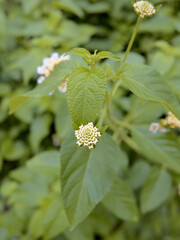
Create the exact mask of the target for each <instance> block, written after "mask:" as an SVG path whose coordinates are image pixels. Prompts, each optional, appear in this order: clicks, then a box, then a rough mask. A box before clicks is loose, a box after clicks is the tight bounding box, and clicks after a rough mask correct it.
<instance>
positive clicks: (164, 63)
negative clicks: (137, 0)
mask: <svg viewBox="0 0 180 240" xmlns="http://www.w3.org/2000/svg"><path fill="white" fill-rule="evenodd" d="M132 3H133V1H130V0H0V56H1V57H0V181H1V188H0V240H15V239H18V240H33V239H54V240H55V239H56V240H59V239H60V240H61V239H62V240H66V239H67V240H76V239H77V240H81V239H82V240H86V239H87V240H92V239H97V240H98V239H105V240H111V239H112V240H135V239H138V240H141V239H142V240H151V239H152V240H154V239H156V240H179V239H180V215H179V214H180V207H179V203H180V201H179V198H178V196H176V198H174V196H175V195H177V189H176V188H174V189H172V194H171V198H170V199H169V200H168V201H167V203H166V204H164V205H163V206H162V207H160V208H159V209H157V210H156V211H154V212H153V213H148V214H147V215H145V216H144V217H143V218H142V219H140V221H139V222H138V223H130V222H124V221H121V220H120V221H119V220H117V219H116V218H115V217H114V216H113V215H112V214H110V213H109V212H107V211H106V210H104V208H103V207H102V206H98V207H97V208H96V209H95V211H94V212H93V213H92V214H91V215H90V217H88V219H87V220H86V221H85V222H83V223H82V224H81V225H80V226H79V227H77V228H76V229H75V230H74V231H73V232H68V231H65V232H64V230H65V227H66V218H65V216H64V212H63V211H64V210H63V208H62V200H61V197H60V183H59V173H60V169H59V168H60V167H59V151H58V150H59V147H60V145H61V142H62V140H63V138H64V136H65V134H66V132H67V131H68V130H69V129H70V128H71V120H70V116H69V112H68V109H67V104H66V99H65V94H63V93H60V92H58V91H56V92H55V93H54V94H53V96H51V97H50V96H47V97H44V98H41V99H35V100H32V101H29V102H27V103H26V104H24V105H23V106H22V107H20V108H19V109H18V110H17V111H16V112H15V113H14V114H13V115H8V110H9V99H10V98H11V97H13V96H16V95H18V94H20V93H23V92H26V91H27V90H29V89H32V88H33V87H34V86H36V80H37V77H38V76H37V74H36V68H37V66H38V65H41V63H42V59H43V58H44V57H46V56H49V55H50V54H51V53H52V52H55V51H57V52H59V53H60V54H61V53H63V52H66V51H68V50H70V49H71V48H74V47H85V48H87V49H89V50H90V51H94V50H95V49H97V50H98V51H100V50H108V51H112V52H113V53H116V54H120V53H121V52H123V51H124V50H125V49H126V46H127V44H128V41H129V38H130V36H131V33H132V30H133V27H134V25H135V22H136V19H137V16H136V14H135V12H134V11H133V8H132ZM152 3H154V4H155V5H156V4H159V3H162V8H161V9H160V10H159V12H158V13H157V14H156V15H155V16H153V17H152V18H151V19H145V20H143V22H142V24H141V26H140V30H139V33H138V36H137V38H136V41H135V44H134V46H133V52H134V53H131V54H130V57H129V59H128V61H130V62H132V63H142V64H145V63H146V64H149V65H152V66H155V68H156V69H157V70H158V71H159V72H160V73H161V74H162V75H164V76H165V78H166V80H167V81H168V82H169V84H170V86H171V88H172V89H173V91H174V92H175V93H176V95H177V97H178V99H179V100H180V1H176V0H169V1H155V0H154V1H152ZM121 100H122V101H121V103H120V102H119V103H117V105H118V107H120V108H122V109H123V111H127V112H128V109H129V108H130V105H131V101H133V98H132V99H131V98H129V97H126V96H123V95H122V96H121ZM153 107H154V108H155V106H153ZM153 107H152V109H153ZM152 109H149V111H150V112H151V113H152V116H151V118H152V119H146V116H144V119H143V114H142V115H141V113H139V112H138V114H137V115H135V116H134V119H135V121H136V122H138V121H141V122H146V123H149V122H148V121H151V120H152V121H153V119H155V117H156V116H158V114H157V112H159V108H157V109H155V111H154V109H153V112H154V114H153V112H152ZM140 110H141V109H140ZM140 110H139V111H140ZM138 117H139V119H138ZM127 161H128V160H127ZM143 164H146V166H145V167H144V168H143V171H145V170H144V169H146V171H145V173H146V172H147V173H148V171H149V170H148V168H149V164H147V163H144V162H143ZM141 167H142V165H141V164H140V167H138V166H136V165H133V164H130V165H129V167H128V166H126V174H125V176H126V179H127V181H129V182H131V185H132V189H133V190H135V191H136V193H138V191H139V188H140V187H141V186H142V184H143V183H144V181H145V176H141V175H140V178H138V176H139V171H141ZM135 178H136V181H137V182H136V183H137V184H135V185H133V184H134V179H135ZM137 179H138V180H137ZM178 182H180V177H179V176H176V175H174V183H175V185H176V186H177V184H178ZM132 183H133V184H132ZM172 199H173V201H172Z"/></svg>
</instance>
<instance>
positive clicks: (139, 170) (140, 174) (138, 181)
mask: <svg viewBox="0 0 180 240" xmlns="http://www.w3.org/2000/svg"><path fill="white" fill-rule="evenodd" d="M150 169H151V167H150V165H149V164H148V163H146V162H145V161H142V160H140V161H136V162H135V163H134V164H133V166H132V167H131V168H130V169H129V172H128V177H127V182H128V184H129V185H130V186H131V188H132V189H135V190H136V189H138V188H140V187H141V186H142V185H143V184H144V182H145V180H146V178H147V174H148V173H149V171H150Z"/></svg>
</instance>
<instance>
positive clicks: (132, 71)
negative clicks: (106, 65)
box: [121, 63, 180, 118]
mask: <svg viewBox="0 0 180 240" xmlns="http://www.w3.org/2000/svg"><path fill="white" fill-rule="evenodd" d="M121 78H122V80H123V82H122V84H123V85H124V86H125V87H127V88H129V89H130V90H131V91H132V92H133V93H134V94H135V95H137V96H139V97H141V98H144V99H146V100H151V101H156V102H160V103H162V104H163V105H165V106H166V107H167V108H168V109H169V110H170V111H171V112H173V113H174V114H175V115H176V116H177V117H178V118H180V105H179V103H178V101H177V99H176V97H175V95H174V94H173V93H172V92H171V90H170V88H169V86H168V85H167V83H166V82H165V80H164V79H163V78H162V76H161V75H160V74H159V73H158V72H157V71H156V70H155V69H154V68H153V67H150V66H146V65H138V64H128V63H124V64H122V65H121Z"/></svg>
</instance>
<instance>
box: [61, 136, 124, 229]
mask: <svg viewBox="0 0 180 240" xmlns="http://www.w3.org/2000/svg"><path fill="white" fill-rule="evenodd" d="M119 156H120V153H119V148H118V146H117V145H116V144H115V143H114V142H113V141H112V138H111V137H110V136H109V135H108V134H106V133H105V134H104V135H103V136H102V137H101V142H99V143H97V147H96V149H95V150H91V151H90V150H89V149H88V148H87V147H81V148H79V149H77V145H76V140H75V137H74V134H73V135H72V134H71V135H69V136H68V137H67V138H66V139H65V140H64V142H63V144H62V148H61V165H62V194H63V199H64V204H65V209H66V214H67V216H68V219H69V222H70V224H71V227H72V228H73V227H75V226H76V225H77V224H79V223H80V222H81V221H82V220H83V219H85V218H86V217H87V215H88V214H89V213H90V212H91V211H92V209H93V208H94V207H95V206H96V204H98V203H99V202H100V201H101V200H102V199H103V197H104V196H105V195H106V194H107V192H108V191H109V190H110V187H111V185H112V183H113V180H114V176H115V174H116V171H117V170H118V165H119V164H118V161H117V159H118V158H119Z"/></svg>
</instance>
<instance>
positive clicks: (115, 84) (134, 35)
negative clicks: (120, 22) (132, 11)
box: [98, 17, 142, 127]
mask: <svg viewBox="0 0 180 240" xmlns="http://www.w3.org/2000/svg"><path fill="white" fill-rule="evenodd" d="M141 20H142V18H140V17H138V19H137V22H136V26H135V28H134V31H133V34H132V36H131V39H130V41H129V44H128V47H127V49H126V52H125V54H124V57H123V60H122V62H121V63H124V62H125V61H126V59H127V56H128V54H129V52H130V50H131V47H132V45H133V43H134V40H135V37H136V34H137V31H138V28H139V25H140V23H141ZM120 72H121V65H120V68H119V71H118V73H117V76H118V75H119V74H120ZM120 84H121V82H120V81H119V77H118V78H116V79H115V82H114V85H113V88H112V91H111V93H110V97H109V101H108V103H106V106H105V107H104V108H103V110H102V113H101V114H102V115H101V117H100V119H99V122H98V125H99V127H101V126H102V124H103V121H104V118H105V116H106V109H107V112H108V113H109V114H108V115H109V116H110V115H111V114H110V110H109V107H110V106H109V105H110V102H111V100H112V97H113V96H114V94H115V92H116V91H117V89H118V87H119V85H120ZM119 125H120V123H119ZM124 127H125V126H124ZM126 127H127V125H126Z"/></svg>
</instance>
